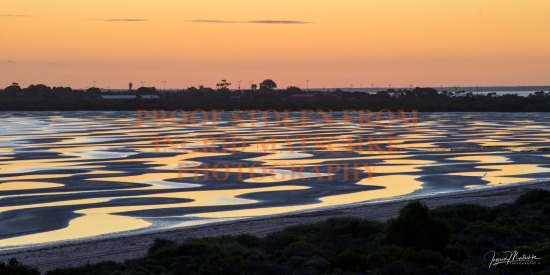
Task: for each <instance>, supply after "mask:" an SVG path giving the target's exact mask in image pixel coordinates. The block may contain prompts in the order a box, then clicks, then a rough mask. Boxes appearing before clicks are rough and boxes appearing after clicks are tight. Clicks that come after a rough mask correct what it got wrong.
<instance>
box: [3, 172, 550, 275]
mask: <svg viewBox="0 0 550 275" xmlns="http://www.w3.org/2000/svg"><path fill="white" fill-rule="evenodd" d="M532 189H544V190H550V182H544V183H531V184H518V185H513V186H503V187H494V188H483V189H475V190H468V191H462V192H454V193H446V194H438V195H432V196H425V197H416V198H414V200H417V199H418V200H421V201H423V202H424V203H426V204H427V205H428V206H429V207H430V208H436V207H439V206H443V205H449V204H459V203H470V204H479V205H484V206H495V205H500V204H503V203H510V202H513V201H514V200H515V199H516V198H517V197H519V196H520V195H521V194H524V193H525V192H527V191H528V190H532ZM411 200H413V199H412V198H401V199H397V200H391V201H381V202H372V203H364V204H360V205H350V206H346V207H340V208H332V209H320V210H317V211H310V212H304V213H294V214H285V215H277V216H268V217H261V218H254V219H246V220H238V221H230V222H223V223H214V224H206V225H199V226H193V227H186V228H180V229H172V230H165V231H159V232H155V233H147V234H140V235H130V236H124V237H111V238H108V237H107V238H102V239H97V240H84V241H78V242H66V243H61V244H55V245H48V246H39V247H31V248H15V249H7V250H1V251H0V261H5V260H7V259H9V258H13V257H15V258H17V259H18V260H19V261H21V262H23V263H26V264H29V265H32V266H36V267H38V268H39V269H40V270H41V271H47V270H51V269H55V268H58V267H70V266H80V265H84V264H86V263H96V262H100V261H107V260H109V261H124V260H128V259H135V258H138V257H140V256H143V255H145V254H146V253H147V249H148V248H149V247H150V245H151V244H152V242H153V241H154V239H156V238H162V239H169V240H174V241H178V242H180V241H183V240H185V239H186V238H191V237H206V236H218V235H224V234H225V235H232V234H245V233H246V234H254V235H260V236H261V235H265V234H268V233H270V232H274V231H278V230H281V229H283V228H285V227H288V226H291V225H296V224H304V223H313V222H318V221H322V220H326V219H328V218H333V217H359V218H366V219H370V220H378V221H386V220H388V219H390V218H392V217H395V216H396V215H397V214H398V213H399V209H400V208H401V207H403V206H404V205H405V204H407V203H408V202H409V201H411Z"/></svg>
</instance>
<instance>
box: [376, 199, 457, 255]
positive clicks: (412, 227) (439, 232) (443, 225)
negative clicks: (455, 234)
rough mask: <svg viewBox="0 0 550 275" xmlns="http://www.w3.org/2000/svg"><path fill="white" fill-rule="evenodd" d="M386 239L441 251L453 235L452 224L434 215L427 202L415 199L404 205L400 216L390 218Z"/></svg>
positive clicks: (397, 243) (394, 242) (391, 241)
mask: <svg viewBox="0 0 550 275" xmlns="http://www.w3.org/2000/svg"><path fill="white" fill-rule="evenodd" d="M386 233H387V234H386V241H387V242H388V243H390V244H396V245H399V246H404V247H411V248H414V249H431V250H439V251H441V250H442V249H443V247H445V245H446V244H447V242H448V241H449V239H450V237H451V226H450V225H449V224H448V223H447V222H445V221H444V220H440V219H437V218H435V217H433V216H432V215H431V213H430V210H429V209H428V207H426V205H425V204H423V203H421V202H419V201H414V202H411V203H409V204H407V205H406V206H405V207H403V208H402V209H401V210H400V212H399V216H398V217H397V218H395V219H392V220H390V222H389V224H388V229H387V232H386Z"/></svg>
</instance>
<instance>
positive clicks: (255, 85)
mask: <svg viewBox="0 0 550 275" xmlns="http://www.w3.org/2000/svg"><path fill="white" fill-rule="evenodd" d="M250 90H252V91H256V90H258V85H257V84H252V85H250Z"/></svg>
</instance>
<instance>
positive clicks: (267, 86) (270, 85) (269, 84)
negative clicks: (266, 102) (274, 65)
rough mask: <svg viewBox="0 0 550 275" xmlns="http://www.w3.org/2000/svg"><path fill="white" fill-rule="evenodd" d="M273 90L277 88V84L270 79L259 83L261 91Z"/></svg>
mask: <svg viewBox="0 0 550 275" xmlns="http://www.w3.org/2000/svg"><path fill="white" fill-rule="evenodd" d="M275 88H277V83H275V81H273V80H271V79H266V80H264V81H262V83H260V90H261V91H273V89H275Z"/></svg>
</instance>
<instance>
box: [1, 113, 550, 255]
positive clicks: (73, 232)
mask: <svg viewBox="0 0 550 275" xmlns="http://www.w3.org/2000/svg"><path fill="white" fill-rule="evenodd" d="M133 116H135V113H134V112H99V113H97V112H94V113H84V114H79V113H68V114H66V115H64V116H56V117H54V116H49V115H48V113H36V114H20V115H19V116H16V117H15V116H14V117H10V118H8V119H3V124H2V126H3V127H6V128H5V129H9V134H7V135H5V137H3V138H2V140H0V142H1V145H2V146H3V148H6V150H4V152H2V155H1V156H0V159H2V161H1V162H0V212H8V214H6V215H4V217H6V218H5V219H4V220H2V222H4V223H6V224H10V223H13V222H17V223H18V224H19V222H20V220H17V221H16V220H14V219H15V218H10V217H18V218H17V219H23V220H25V219H27V220H32V217H35V216H34V215H36V213H42V215H44V214H43V213H52V212H55V213H57V214H56V215H58V216H59V217H62V218H61V220H62V221H63V223H60V224H56V226H55V227H54V228H53V229H52V228H47V229H46V228H43V227H42V226H43V225H42V224H31V223H30V222H29V226H32V228H38V231H36V232H35V231H33V232H34V233H32V234H28V235H29V236H25V234H27V233H25V232H30V231H24V232H23V231H17V232H14V233H13V234H14V235H11V236H10V237H9V238H7V237H6V238H4V240H0V246H5V245H21V244H32V243H37V242H38V240H40V242H47V241H58V240H65V239H70V238H85V237H92V236H96V235H100V234H107V233H109V234H110V233H115V234H116V233H121V232H125V231H130V230H136V232H145V231H151V230H157V229H165V228H172V227H175V226H180V225H189V224H196V223H201V222H212V221H214V220H210V218H213V219H218V218H223V219H227V218H238V217H243V216H260V215H270V214H280V213H285V212H289V211H302V210H312V209H317V208H319V207H325V206H335V205H345V204H349V203H360V202H367V201H369V200H379V199H380V200H385V199H392V198H395V197H396V196H411V197H415V196H417V195H424V194H429V193H438V192H448V191H461V190H465V189H470V188H479V187H481V186H487V185H488V186H494V185H504V184H516V183H521V182H526V181H537V180H545V179H547V173H549V172H550V169H549V168H547V167H544V166H543V165H544V164H546V163H547V162H548V161H547V160H548V154H547V153H543V152H539V151H537V150H540V149H543V150H544V148H546V147H548V143H547V138H546V136H544V135H541V132H543V133H545V132H547V130H546V129H542V130H540V129H539V130H533V129H538V128H536V126H539V125H545V124H544V123H545V120H544V119H545V118H544V117H540V116H537V114H526V115H525V119H519V120H518V118H517V117H513V116H512V117H511V119H510V120H508V118H506V117H502V115H501V114H495V115H492V114H489V115H487V114H483V115H479V116H478V117H476V120H467V121H462V122H461V121H457V120H456V117H460V116H462V114H444V113H437V114H430V115H429V116H428V115H426V114H424V113H420V114H419V120H420V122H419V123H418V125H417V127H407V128H404V127H401V126H397V127H385V126H384V127H370V126H368V127H367V126H366V125H365V126H364V127H358V126H357V127H341V123H339V122H341V120H340V121H339V120H338V117H340V118H341V117H342V114H341V113H336V116H335V119H334V120H335V121H333V122H334V123H333V124H332V125H331V124H329V123H327V122H323V121H320V122H317V123H315V125H311V126H309V125H308V126H299V127H279V128H277V127H267V126H265V125H264V124H261V123H250V125H247V127H237V126H234V125H231V123H223V122H231V117H230V116H229V115H228V114H225V116H222V117H221V118H220V124H219V125H218V126H217V127H213V126H212V125H197V126H193V127H191V126H189V127H184V128H178V127H159V128H155V127H148V126H144V127H136V125H135V120H133V119H131V118H132V117H133ZM290 116H291V119H293V120H299V114H297V113H296V114H291V115H290ZM76 121H78V123H82V125H93V126H89V127H88V126H86V127H85V129H83V128H82V127H80V126H78V123H76ZM257 122H259V121H257ZM472 122H476V123H475V124H472ZM526 122H528V123H526ZM37 125H41V126H43V125H47V127H45V126H44V127H45V128H46V129H47V131H38V130H37ZM472 125H475V127H472ZM498 125H507V129H508V128H509V129H513V131H512V130H506V131H504V130H501V129H500V127H499V126H498ZM497 129H500V130H497ZM546 134H547V133H546ZM490 135H492V137H488V136H490ZM164 136H171V137H173V140H174V142H175V143H174V144H169V143H166V144H156V143H155V138H157V137H164ZM303 136H307V137H309V139H307V140H304V139H302V137H303ZM388 136H398V137H399V139H398V140H397V141H395V143H394V144H392V145H393V146H395V147H399V149H396V150H393V151H392V152H388V150H387V147H388V146H389V145H390V144H389V142H384V138H385V137H388ZM182 137H185V138H186V139H185V140H182ZM272 137H274V138H275V139H274V142H273V143H262V142H260V141H259V140H267V139H270V138H272ZM369 137H377V138H379V140H378V141H377V144H378V145H379V146H380V149H381V150H380V151H379V150H373V151H371V152H369V151H365V150H363V151H358V149H357V148H358V145H363V146H367V147H368V144H365V141H368V139H369ZM204 138H207V139H208V140H207V141H206V142H205V141H204ZM224 138H229V140H231V138H236V140H237V143H238V144H237V146H235V147H234V146H233V144H231V141H230V142H229V144H227V142H226V144H225V147H226V148H225V150H223V149H224ZM241 138H242V139H244V140H246V144H245V145H243V146H241V145H240V144H239V143H240V141H241ZM316 138H320V139H322V138H325V139H326V141H328V143H327V144H326V145H327V146H325V147H322V146H317V145H319V144H318V143H319V142H316V141H315V139H316ZM350 140H351V141H352V143H354V146H349V142H350ZM358 140H363V141H362V142H357V141H358ZM367 143H368V142H367ZM302 144H306V146H305V147H303V146H302ZM172 145H174V146H172ZM486 146H488V147H486ZM292 147H294V150H292ZM301 151H304V152H301ZM345 165H347V167H348V170H345V169H344V168H345V167H346V166H345ZM239 167H240V168H239ZM346 174H347V177H346ZM441 183H444V184H443V185H444V187H441V186H440V184H441ZM74 214H80V215H82V216H78V217H75V216H74ZM197 218H199V219H197ZM201 218H207V219H206V220H202V219H201ZM97 223H101V224H106V223H109V226H108V227H94V226H93V225H94V224H97ZM67 224H68V225H67ZM23 227H24V223H23ZM14 228H19V227H14ZM14 230H17V229H14ZM25 230H27V228H25Z"/></svg>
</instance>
